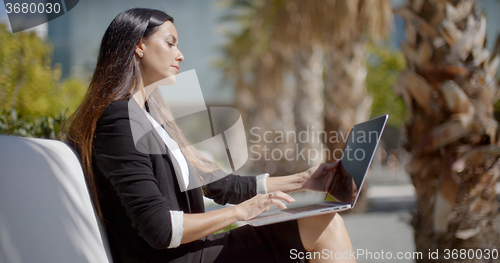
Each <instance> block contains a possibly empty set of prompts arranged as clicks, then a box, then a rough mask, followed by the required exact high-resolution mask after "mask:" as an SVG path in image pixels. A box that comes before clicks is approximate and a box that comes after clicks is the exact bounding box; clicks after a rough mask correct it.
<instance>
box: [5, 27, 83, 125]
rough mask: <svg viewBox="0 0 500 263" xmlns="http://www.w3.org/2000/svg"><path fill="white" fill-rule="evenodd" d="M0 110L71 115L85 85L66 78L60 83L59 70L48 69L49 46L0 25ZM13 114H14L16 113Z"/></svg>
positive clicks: (79, 81) (32, 36) (49, 60)
mask: <svg viewBox="0 0 500 263" xmlns="http://www.w3.org/2000/svg"><path fill="white" fill-rule="evenodd" d="M0 43H2V45H0V110H2V111H3V113H5V112H11V111H12V110H16V111H17V113H19V114H20V115H21V116H28V115H30V116H33V117H41V116H56V115H57V114H59V112H60V111H65V110H67V111H69V112H73V111H74V110H75V109H76V108H77V107H78V105H79V103H80V102H81V100H82V99H83V96H84V94H85V91H86V85H85V83H84V82H83V81H81V80H78V79H75V78H69V79H66V80H65V81H62V82H60V78H61V70H60V68H59V67H58V66H56V67H54V68H53V67H52V66H51V59H50V58H51V55H52V47H51V45H50V44H48V43H45V42H43V40H42V39H40V38H39V37H38V36H37V35H36V34H35V33H33V32H32V33H25V32H17V33H15V34H12V33H10V32H9V31H7V29H6V27H5V25H3V24H0ZM17 113H16V114H17Z"/></svg>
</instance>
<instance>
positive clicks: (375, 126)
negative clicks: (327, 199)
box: [328, 115, 388, 205]
mask: <svg viewBox="0 0 500 263" xmlns="http://www.w3.org/2000/svg"><path fill="white" fill-rule="evenodd" d="M387 117H388V116H387V115H384V116H381V117H378V118H374V119H371V120H369V121H367V122H363V123H360V124H356V125H354V127H353V128H352V130H351V132H350V134H349V137H348V139H347V142H346V145H345V147H344V151H343V153H342V157H341V159H340V163H339V166H338V167H337V170H336V172H335V174H334V177H333V181H332V183H331V185H330V188H329V190H328V194H329V195H331V196H332V197H333V198H334V199H335V200H336V201H338V202H345V203H350V204H353V205H354V203H355V202H356V199H357V196H358V193H359V190H360V189H361V186H362V184H363V181H364V179H365V176H366V173H367V171H368V168H369V166H370V163H371V161H372V158H373V155H374V153H375V149H376V148H377V144H378V141H379V140H380V136H381V135H382V131H383V129H384V126H385V123H386V121H387Z"/></svg>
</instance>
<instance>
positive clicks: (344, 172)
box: [246, 115, 389, 226]
mask: <svg viewBox="0 0 500 263" xmlns="http://www.w3.org/2000/svg"><path fill="white" fill-rule="evenodd" d="M388 118H389V115H383V116H380V117H377V118H374V119H371V120H369V121H366V122H363V123H359V124H356V125H354V126H353V127H352V129H351V132H350V133H349V137H348V139H347V141H346V145H345V147H344V151H343V153H342V157H341V159H340V163H339V165H338V166H337V169H336V171H335V174H334V176H333V180H332V183H331V185H330V186H329V187H328V193H326V197H325V201H323V202H320V203H315V204H309V205H302V206H298V207H294V208H287V209H282V210H277V211H270V212H266V213H262V214H260V215H259V216H257V217H254V218H253V219H250V220H248V221H246V223H248V224H250V225H252V226H263V225H268V224H274V223H278V222H284V221H289V220H294V219H298V218H303V217H309V216H315V215H320V214H326V213H334V212H340V211H345V210H349V209H352V208H353V207H354V205H355V204H356V201H357V199H358V197H359V193H360V191H361V187H363V182H364V181H365V177H366V174H367V172H368V168H369V167H370V164H371V162H372V159H373V156H374V153H375V150H376V149H377V145H378V143H379V141H380V137H381V135H382V132H383V131H384V128H385V124H386V123H387V119H388Z"/></svg>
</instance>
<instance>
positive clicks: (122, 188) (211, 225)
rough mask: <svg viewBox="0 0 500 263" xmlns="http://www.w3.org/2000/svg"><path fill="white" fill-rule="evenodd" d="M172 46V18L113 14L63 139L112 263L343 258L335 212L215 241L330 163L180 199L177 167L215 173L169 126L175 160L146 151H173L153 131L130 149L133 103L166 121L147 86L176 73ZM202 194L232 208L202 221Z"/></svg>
mask: <svg viewBox="0 0 500 263" xmlns="http://www.w3.org/2000/svg"><path fill="white" fill-rule="evenodd" d="M178 42H179V40H178V36H177V31H176V29H175V27H174V25H173V19H172V18H171V17H170V16H168V15H167V14H165V13H163V12H161V11H158V10H151V9H131V10H127V11H125V12H122V13H121V14H119V15H118V16H117V17H116V18H115V19H114V20H113V21H112V22H111V24H110V25H109V27H108V28H107V30H106V32H105V34H104V37H103V39H102V43H101V48H100V52H99V57H98V60H97V66H96V69H95V72H94V75H93V78H92V81H91V84H90V88H89V91H88V94H87V95H86V97H85V99H84V101H83V102H82V104H81V105H80V107H79V109H78V110H77V112H75V114H74V115H73V116H72V118H71V125H70V128H69V130H68V138H69V140H70V141H71V143H72V144H73V146H74V147H75V149H76V150H77V152H78V153H79V154H80V157H81V162H82V166H83V169H84V172H85V175H86V180H87V185H88V188H89V192H90V193H91V196H92V198H93V201H94V205H95V207H96V211H97V212H98V214H99V216H100V217H101V219H102V220H103V223H104V225H105V228H106V232H107V236H108V241H109V244H110V250H111V253H112V256H113V260H114V262H288V261H293V262H297V259H295V260H292V259H291V258H292V257H293V255H298V253H299V252H304V251H311V252H323V251H324V250H323V249H328V252H329V253H330V252H333V253H335V252H349V249H351V243H350V240H349V236H348V234H347V232H346V229H345V226H344V224H343V222H342V219H341V218H340V216H339V215H335V214H328V215H322V216H316V217H310V218H304V219H300V220H296V221H295V220H294V221H289V222H284V223H279V224H274V225H269V226H262V227H251V226H243V227H240V228H237V229H234V230H232V231H229V232H225V233H222V234H217V235H213V234H212V233H214V232H216V231H218V230H220V229H222V228H224V227H227V226H229V225H230V224H232V223H235V222H237V221H242V220H249V219H251V218H253V217H255V216H257V215H259V214H260V213H262V212H263V211H266V210H267V209H269V207H270V206H271V205H276V206H278V207H280V208H285V204H284V203H282V202H281V201H280V200H282V201H285V202H293V201H294V200H293V199H292V198H291V197H290V196H289V195H287V194H286V193H285V192H290V191H294V190H298V189H314V188H316V185H319V182H321V181H322V180H325V179H327V178H329V175H332V174H333V172H334V170H335V169H336V164H323V165H321V166H319V168H317V170H316V169H310V170H308V171H306V172H303V173H299V174H294V175H290V176H284V177H277V178H268V179H266V178H265V177H262V176H261V177H259V178H257V177H255V176H249V177H240V176H237V175H232V174H231V175H228V176H226V177H224V178H223V179H221V180H218V181H215V182H213V183H210V184H207V185H205V186H203V187H202V188H195V189H191V190H187V191H181V189H180V188H179V181H178V180H177V176H176V173H179V172H185V170H183V169H180V168H179V167H181V166H182V165H179V163H183V162H185V163H188V164H189V165H190V166H192V167H193V168H194V170H195V171H197V172H201V173H213V172H214V171H216V170H217V168H216V167H215V166H214V165H213V164H212V163H210V162H209V161H207V160H206V159H204V158H203V157H202V156H201V155H200V154H199V153H198V152H196V151H195V150H194V149H193V148H192V147H189V146H187V143H186V139H185V138H184V136H183V135H182V132H180V130H179V128H178V127H177V126H176V125H175V123H169V124H168V125H163V127H162V129H164V131H165V132H166V134H167V137H168V136H169V138H170V137H171V139H173V140H174V141H176V142H177V143H178V144H179V145H180V146H183V147H182V155H181V156H180V157H179V158H180V159H179V158H178V157H175V156H173V155H172V152H161V153H151V152H147V151H150V150H151V149H146V148H148V147H156V146H154V144H155V142H156V143H159V144H163V147H165V146H167V147H166V148H167V149H170V148H171V145H168V144H165V143H164V142H162V141H161V140H159V139H158V138H159V137H158V136H157V135H158V134H157V133H155V131H151V132H149V135H150V136H149V137H148V136H144V137H142V138H141V139H140V140H138V141H137V140H135V141H134V138H133V135H132V132H133V131H132V129H133V128H131V125H132V126H133V125H135V122H133V121H131V118H132V117H131V115H130V114H132V113H129V112H133V109H132V108H134V106H130V105H137V106H138V107H137V109H140V110H142V111H143V112H142V113H141V111H140V110H139V111H136V112H135V113H134V114H138V115H137V116H139V115H140V114H143V115H142V117H140V118H139V120H138V122H141V121H143V120H145V121H147V120H148V117H147V116H152V117H153V119H156V120H162V119H168V118H169V116H171V115H170V112H169V110H168V108H167V107H166V105H164V104H163V103H162V101H161V99H160V97H159V94H158V93H157V92H153V93H152V94H151V97H150V98H148V97H149V95H146V93H147V92H145V90H144V88H145V87H147V86H150V84H152V83H155V82H157V81H159V80H162V79H165V78H169V77H171V76H174V75H175V74H177V73H178V72H179V63H180V62H182V61H183V60H184V57H183V56H182V53H181V52H180V50H179V49H178ZM147 98H148V99H147ZM146 99H147V101H146ZM160 132H161V130H160ZM152 141H153V144H152V143H151V142H152ZM141 147H145V148H144V149H146V150H144V151H142V150H141V149H140V148H141ZM171 157H172V158H171ZM174 157H175V158H174ZM176 164H177V166H176ZM179 169H180V170H179ZM316 190H317V189H316ZM258 193H259V194H258ZM203 194H204V195H205V196H207V197H208V198H212V199H214V200H215V201H216V202H217V203H220V204H225V203H234V204H237V205H235V206H230V207H226V208H223V209H219V210H216V211H211V212H206V213H205V211H204V206H203V199H202V196H203ZM292 249H295V250H294V254H293V255H291V250H292ZM311 262H314V260H311Z"/></svg>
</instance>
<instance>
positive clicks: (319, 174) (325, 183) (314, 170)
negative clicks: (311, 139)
mask: <svg viewBox="0 0 500 263" xmlns="http://www.w3.org/2000/svg"><path fill="white" fill-rule="evenodd" d="M339 163H340V161H338V160H337V161H335V162H333V163H322V164H320V165H318V166H315V167H311V168H309V170H307V171H305V172H303V173H302V174H303V175H304V176H305V177H307V179H306V181H305V182H304V184H303V185H302V187H301V189H302V190H312V191H320V192H328V190H329V189H328V187H330V185H331V183H332V181H333V176H334V175H335V171H336V170H337V167H338V165H339Z"/></svg>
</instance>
